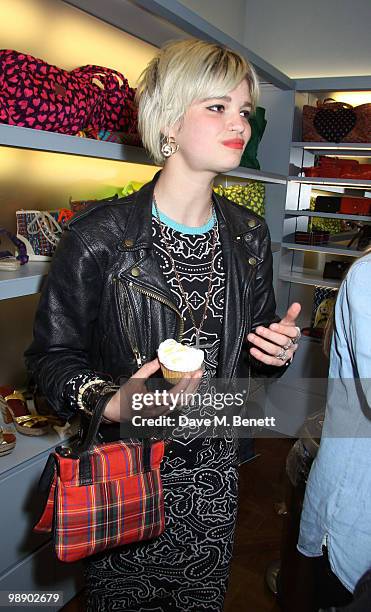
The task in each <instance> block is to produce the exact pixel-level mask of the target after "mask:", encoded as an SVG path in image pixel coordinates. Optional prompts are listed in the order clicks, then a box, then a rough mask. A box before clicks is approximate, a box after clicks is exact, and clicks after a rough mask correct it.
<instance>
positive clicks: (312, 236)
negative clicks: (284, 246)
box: [295, 229, 330, 245]
mask: <svg viewBox="0 0 371 612" xmlns="http://www.w3.org/2000/svg"><path fill="white" fill-rule="evenodd" d="M329 238H330V232H327V231H323V230H317V229H313V230H312V231H310V232H302V231H298V230H297V231H296V232H295V242H296V243H298V244H313V245H315V244H317V245H318V244H327V243H328V241H329Z"/></svg>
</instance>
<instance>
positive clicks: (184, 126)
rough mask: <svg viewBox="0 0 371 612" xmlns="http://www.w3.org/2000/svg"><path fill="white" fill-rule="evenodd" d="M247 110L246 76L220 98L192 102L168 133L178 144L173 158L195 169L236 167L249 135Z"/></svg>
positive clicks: (248, 99)
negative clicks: (178, 124) (179, 122)
mask: <svg viewBox="0 0 371 612" xmlns="http://www.w3.org/2000/svg"><path fill="white" fill-rule="evenodd" d="M250 110H251V98H250V92H249V86H248V84H247V82H246V80H245V79H244V80H243V81H241V83H240V84H239V85H238V86H237V87H236V88H235V89H233V91H230V92H229V93H228V94H227V95H226V96H225V97H223V98H208V99H206V100H197V101H195V102H193V103H192V104H191V106H190V107H189V108H188V110H187V111H186V113H185V115H184V117H183V121H182V122H181V124H180V126H179V127H178V128H177V127H175V129H174V130H172V131H171V132H170V136H174V138H175V140H176V142H177V144H178V145H179V151H178V152H177V153H176V155H175V157H177V158H178V156H179V157H181V158H182V160H183V162H184V163H185V164H186V166H187V167H188V168H189V169H192V170H194V171H208V172H212V173H216V174H217V173H219V172H226V171H228V170H232V169H233V168H236V167H237V166H239V164H240V160H241V156H242V153H243V150H244V148H245V146H246V144H247V142H248V141H249V139H250V136H251V128H250V125H249V121H248V117H249V114H250ZM170 159H171V158H170ZM178 159H179V158H178ZM169 161H170V160H169Z"/></svg>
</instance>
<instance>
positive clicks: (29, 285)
mask: <svg viewBox="0 0 371 612" xmlns="http://www.w3.org/2000/svg"><path fill="white" fill-rule="evenodd" d="M48 270H49V262H38V261H30V262H28V263H26V264H25V265H24V266H21V267H20V268H19V269H18V270H11V271H10V270H9V271H5V270H0V300H7V299H9V298H15V297H21V296H23V295H32V294H33V293H38V292H39V291H40V289H41V284H42V281H43V279H44V277H45V276H46V275H47V273H48Z"/></svg>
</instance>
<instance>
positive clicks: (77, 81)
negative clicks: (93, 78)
mask: <svg viewBox="0 0 371 612" xmlns="http://www.w3.org/2000/svg"><path fill="white" fill-rule="evenodd" d="M99 95H100V89H99V88H98V87H97V86H95V85H94V84H93V83H91V82H90V81H89V80H88V79H84V78H81V77H79V76H78V75H77V74H76V75H74V74H73V73H71V72H67V71H66V70H63V69H62V68H58V67H57V66H53V65H51V64H48V63H47V62H45V61H44V60H42V59H39V58H37V57H33V56H32V55H27V54H26V53H20V52H19V51H14V50H13V49H2V50H0V123H8V124H9V125H17V126H20V127H29V128H34V129H37V130H46V131H52V132H60V133H62V134H71V135H73V134H76V133H77V132H78V131H79V130H82V129H83V128H84V127H85V125H86V123H87V120H88V117H89V115H90V113H91V111H92V109H93V107H94V104H95V102H96V100H97V99H98V97H99Z"/></svg>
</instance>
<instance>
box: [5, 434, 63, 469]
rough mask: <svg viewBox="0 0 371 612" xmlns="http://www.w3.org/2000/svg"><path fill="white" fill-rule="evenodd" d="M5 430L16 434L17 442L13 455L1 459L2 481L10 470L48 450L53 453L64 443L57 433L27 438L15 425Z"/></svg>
mask: <svg viewBox="0 0 371 612" xmlns="http://www.w3.org/2000/svg"><path fill="white" fill-rule="evenodd" d="M5 430H6V431H9V432H11V433H14V434H15V435H16V438H17V442H16V445H15V448H14V450H13V451H12V452H11V453H9V454H8V455H5V456H4V457H1V461H0V479H1V478H3V477H4V475H8V474H7V472H9V471H10V470H13V469H14V468H16V467H17V466H19V465H21V464H24V462H25V461H28V460H30V459H35V457H37V455H40V454H41V453H44V452H45V451H48V450H50V451H52V449H53V448H54V447H55V446H58V445H59V444H63V443H64V442H63V441H62V440H61V439H60V438H59V436H58V435H57V433H55V432H54V433H48V434H45V435H44V436H25V435H23V434H20V433H19V432H17V431H16V429H15V428H14V426H13V425H12V426H9V425H6V426H5Z"/></svg>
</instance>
